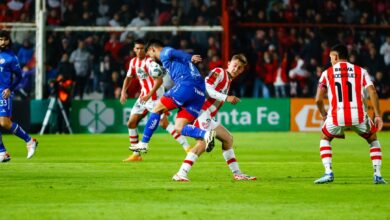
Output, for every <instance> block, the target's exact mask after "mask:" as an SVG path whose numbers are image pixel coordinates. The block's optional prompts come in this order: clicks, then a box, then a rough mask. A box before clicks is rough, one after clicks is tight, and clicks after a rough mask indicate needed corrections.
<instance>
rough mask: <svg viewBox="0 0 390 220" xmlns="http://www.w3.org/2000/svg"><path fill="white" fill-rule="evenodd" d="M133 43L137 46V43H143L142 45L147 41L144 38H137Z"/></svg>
mask: <svg viewBox="0 0 390 220" xmlns="http://www.w3.org/2000/svg"><path fill="white" fill-rule="evenodd" d="M133 44H134V46H135V45H136V44H142V45H145V41H144V40H142V39H137V40H135V41H134V42H133Z"/></svg>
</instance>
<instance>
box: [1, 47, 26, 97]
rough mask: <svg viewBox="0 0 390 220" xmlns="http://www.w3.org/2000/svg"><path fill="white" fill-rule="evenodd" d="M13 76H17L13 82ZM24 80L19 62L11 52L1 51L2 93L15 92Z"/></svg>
mask: <svg viewBox="0 0 390 220" xmlns="http://www.w3.org/2000/svg"><path fill="white" fill-rule="evenodd" d="M12 74H14V75H15V77H14V79H13V80H12ZM21 79H22V70H21V69H20V65H19V60H18V58H17V57H16V56H15V54H14V53H13V52H12V51H11V50H4V51H0V91H3V90H4V89H10V90H11V91H13V90H14V89H15V87H16V86H17V85H18V84H19V82H20V80H21Z"/></svg>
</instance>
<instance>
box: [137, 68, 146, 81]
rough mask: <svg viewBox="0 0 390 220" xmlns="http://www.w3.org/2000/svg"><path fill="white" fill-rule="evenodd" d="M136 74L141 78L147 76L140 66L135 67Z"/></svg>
mask: <svg viewBox="0 0 390 220" xmlns="http://www.w3.org/2000/svg"><path fill="white" fill-rule="evenodd" d="M137 75H138V77H140V78H142V79H143V78H147V77H148V74H147V73H146V72H145V71H144V70H143V69H142V68H137Z"/></svg>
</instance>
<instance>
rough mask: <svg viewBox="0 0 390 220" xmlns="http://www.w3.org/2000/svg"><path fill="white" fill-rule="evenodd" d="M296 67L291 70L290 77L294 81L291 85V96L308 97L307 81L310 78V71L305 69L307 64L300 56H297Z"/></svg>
mask: <svg viewBox="0 0 390 220" xmlns="http://www.w3.org/2000/svg"><path fill="white" fill-rule="evenodd" d="M295 62H296V66H295V67H294V68H293V69H291V70H290V72H289V77H290V79H291V81H292V83H291V85H290V89H291V91H290V94H291V96H300V95H304V96H307V95H308V89H309V88H308V86H307V80H308V77H309V73H308V71H307V70H306V69H305V68H304V64H305V62H304V61H303V59H302V58H300V57H299V56H295Z"/></svg>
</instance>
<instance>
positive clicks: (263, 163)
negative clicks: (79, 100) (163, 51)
mask: <svg viewBox="0 0 390 220" xmlns="http://www.w3.org/2000/svg"><path fill="white" fill-rule="evenodd" d="M319 135H320V134H319V133H283V132H280V133H234V138H235V152H236V156H237V160H238V162H239V163H240V167H241V169H242V171H244V172H246V173H248V174H250V175H255V176H257V177H258V181H253V182H235V181H233V180H232V175H231V173H230V170H229V169H228V167H227V165H226V164H225V162H224V160H223V157H222V155H221V148H220V143H219V142H217V145H216V148H215V149H214V150H213V151H212V152H211V153H209V154H206V153H205V154H204V155H202V157H201V158H200V160H198V162H197V163H196V164H195V165H194V167H193V169H192V170H191V172H190V175H189V177H190V179H191V181H190V182H187V183H180V182H173V181H171V177H172V175H173V174H174V173H175V172H177V170H178V169H179V167H180V165H181V162H182V161H183V159H184V157H185V154H184V151H183V150H182V148H181V146H179V145H178V144H177V143H176V142H175V141H174V140H173V139H172V137H170V135H168V134H167V133H162V134H156V135H155V137H154V138H153V140H152V141H151V143H150V149H149V152H148V154H147V155H145V156H144V161H143V162H137V163H123V162H122V159H124V158H125V157H127V156H128V155H129V151H128V150H127V147H128V140H127V134H122V135H117V134H115V135H44V136H38V139H39V142H40V146H39V148H38V150H37V153H36V155H35V156H34V157H33V158H32V159H31V160H27V159H26V158H25V157H26V149H25V147H24V146H25V145H24V143H23V142H22V141H21V140H19V139H17V138H16V137H14V136H9V135H6V136H4V137H3V141H4V143H5V144H6V146H7V149H8V151H9V153H10V154H11V156H12V160H11V162H10V163H3V164H0V172H1V181H0V195H1V199H0V207H1V209H2V214H1V215H0V219H7V220H8V219H12V220H14V219H39V220H41V219H251V220H254V219H390V185H374V184H373V183H372V173H373V172H372V166H371V161H370V158H369V151H368V145H367V144H366V143H365V141H364V140H363V139H361V138H360V137H358V136H357V135H356V134H354V133H347V139H346V140H335V141H333V163H334V166H333V168H334V172H335V181H334V182H333V183H331V184H326V185H315V184H313V181H314V180H315V179H316V178H318V177H320V176H321V175H322V174H323V167H322V163H321V161H320V158H319V151H318V148H319ZM378 136H379V138H380V140H381V143H382V149H383V169H382V174H383V176H384V177H385V179H386V177H387V180H388V181H390V162H389V161H390V150H389V147H390V133H389V132H381V133H379V135H378ZM191 142H192V143H193V141H191Z"/></svg>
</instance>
